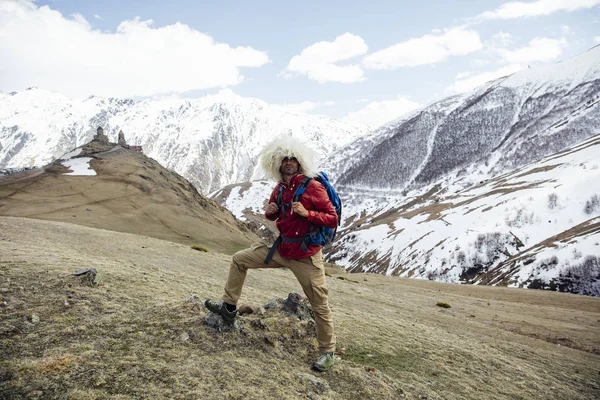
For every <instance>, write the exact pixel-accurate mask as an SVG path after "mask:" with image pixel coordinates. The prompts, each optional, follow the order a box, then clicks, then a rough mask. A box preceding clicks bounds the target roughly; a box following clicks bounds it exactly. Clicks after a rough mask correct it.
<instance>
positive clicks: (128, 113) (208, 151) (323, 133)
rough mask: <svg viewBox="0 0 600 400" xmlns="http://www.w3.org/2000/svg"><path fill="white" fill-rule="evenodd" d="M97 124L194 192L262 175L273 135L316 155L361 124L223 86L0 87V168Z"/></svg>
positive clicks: (62, 146)
mask: <svg viewBox="0 0 600 400" xmlns="http://www.w3.org/2000/svg"><path fill="white" fill-rule="evenodd" d="M98 126H101V127H103V129H104V132H105V133H106V135H107V136H108V137H109V139H111V140H112V141H115V142H116V141H117V134H118V132H119V131H120V130H122V131H123V132H124V133H125V136H126V139H127V141H128V143H130V144H133V145H138V146H142V147H143V149H144V153H145V154H147V155H148V156H149V157H152V158H154V159H155V160H157V161H158V162H159V163H160V164H161V165H163V166H164V167H165V168H169V169H172V170H174V171H176V172H178V173H179V174H181V175H183V176H184V177H185V178H187V179H188V180H189V181H190V182H192V183H193V184H194V185H195V186H196V188H198V190H199V191H200V192H201V193H204V194H206V193H209V192H212V191H214V190H217V189H219V188H221V187H223V186H225V185H227V184H231V183H234V182H241V181H248V180H252V179H258V178H260V177H262V176H263V175H262V171H260V170H259V169H258V166H257V158H258V153H259V151H260V150H261V149H262V147H263V146H264V145H265V144H266V143H267V142H268V141H269V140H271V139H273V138H274V137H276V136H278V135H294V136H299V137H301V138H303V139H304V140H306V141H307V142H308V143H310V144H311V146H313V147H314V148H315V149H316V150H318V152H319V153H320V154H321V155H322V156H324V155H325V154H329V153H331V152H333V151H334V150H336V149H337V148H338V147H339V146H342V145H344V144H347V143H349V142H351V141H352V140H353V139H356V138H357V137H359V136H361V135H363V134H364V133H366V132H367V130H368V128H367V127H366V126H362V125H359V124H355V123H351V122H347V121H341V120H336V119H333V118H329V117H324V116H316V115H307V114H299V113H293V112H288V111H285V110H284V109H282V108H281V107H277V106H272V105H269V104H267V103H264V102H262V101H260V100H256V99H247V98H242V97H240V96H237V95H235V94H233V93H231V92H230V91H222V92H221V93H220V94H219V95H215V96H209V97H205V98H201V99H195V100H161V101H154V100H145V101H140V102H134V101H131V100H123V99H113V98H109V99H102V98H98V97H93V96H92V97H90V98H88V99H85V100H79V99H68V98H66V97H64V96H60V95H57V94H54V93H49V92H46V91H43V90H40V89H36V88H32V89H30V90H26V91H24V92H19V93H17V92H14V93H11V94H0V169H1V168H16V167H29V166H40V165H44V164H46V163H48V162H50V161H52V160H54V159H55V158H57V157H59V156H60V155H61V154H64V153H66V152H67V151H69V150H70V149H72V148H75V147H78V146H81V145H83V144H84V143H86V142H88V141H90V140H91V139H92V136H93V134H94V133H95V132H96V128H97V127H98Z"/></svg>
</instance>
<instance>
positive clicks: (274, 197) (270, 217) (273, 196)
mask: <svg viewBox="0 0 600 400" xmlns="http://www.w3.org/2000/svg"><path fill="white" fill-rule="evenodd" d="M278 192H279V185H277V186H275V189H273V192H271V197H270V198H269V203H274V202H275V200H277V194H278ZM278 217H279V211H278V212H276V213H275V214H267V213H266V212H265V218H266V219H268V220H269V221H275V220H276V219H277V218H278Z"/></svg>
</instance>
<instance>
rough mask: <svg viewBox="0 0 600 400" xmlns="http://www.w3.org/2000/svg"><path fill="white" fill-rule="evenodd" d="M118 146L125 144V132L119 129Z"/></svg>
mask: <svg viewBox="0 0 600 400" xmlns="http://www.w3.org/2000/svg"><path fill="white" fill-rule="evenodd" d="M118 143H119V146H123V147H124V146H127V142H126V141H125V134H124V133H123V131H119V141H118Z"/></svg>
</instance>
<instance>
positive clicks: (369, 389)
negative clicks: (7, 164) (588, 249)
mask: <svg viewBox="0 0 600 400" xmlns="http://www.w3.org/2000/svg"><path fill="white" fill-rule="evenodd" d="M49 249H51V251H49ZM115 249H119V250H115ZM229 261H230V257H229V256H224V255H222V254H216V253H201V252H197V251H194V250H192V249H190V248H189V246H187V245H181V244H177V243H173V242H168V241H163V240H158V239H153V238H148V237H145V236H139V235H132V234H127V233H120V232H112V231H106V230H101V229H94V228H89V227H84V226H78V225H74V224H69V223H64V222H54V221H41V220H33V219H29V218H14V217H0V352H1V354H2V357H0V398H7V399H8V398H9V399H15V400H18V399H31V398H35V397H37V398H49V399H53V398H57V399H58V398H59V399H110V398H113V399H114V398H119V399H140V398H148V399H177V398H182V399H199V398H201V399H209V400H210V399H219V400H220V399H227V398H229V399H277V400H280V399H285V400H287V399H298V398H313V399H316V398H326V399H332V400H340V399H348V400H354V399H357V398H358V399H378V400H380V399H384V400H385V399H390V400H391V399H399V398H400V399H403V398H404V399H424V398H427V399H446V400H459V399H461V400H464V399H467V400H469V399H482V398H485V399H492V400H499V399H517V398H526V399H531V398H543V399H549V400H552V399H557V400H559V399H560V400H562V399H582V400H587V399H590V400H591V399H596V398H597V394H598V390H599V386H598V359H599V357H600V356H599V349H600V337H599V336H598V334H597V333H598V329H599V327H600V325H599V322H598V321H599V320H600V313H599V310H600V304H599V303H600V299H597V298H592V297H585V296H573V295H567V294H564V293H552V292H543V291H537V290H536V291H533V290H520V289H508V288H500V287H480V286H472V285H448V284H440V283H437V282H428V281H419V280H411V279H401V278H397V277H386V276H377V275H361V274H353V275H348V274H345V275H344V274H343V275H335V276H332V277H328V278H327V280H328V285H329V288H330V295H331V296H330V299H331V306H332V309H333V312H334V319H335V324H336V335H337V340H338V353H337V356H338V357H339V359H338V360H337V362H336V365H335V366H334V367H333V369H332V370H331V371H330V372H328V373H325V374H317V373H314V372H312V371H311V370H310V363H311V361H312V360H313V359H314V358H315V357H316V356H317V348H316V345H315V343H314V333H310V334H309V335H308V336H307V335H306V332H311V331H310V329H307V328H310V324H309V323H307V322H306V321H299V320H298V319H297V318H296V317H294V316H286V315H283V314H281V315H277V316H275V317H273V316H272V315H270V314H269V313H268V312H265V313H264V314H263V315H260V314H250V315H244V316H242V317H241V318H240V319H241V324H242V326H243V327H244V332H243V333H229V332H218V331H217V330H216V329H213V328H211V327H210V326H208V325H207V324H206V322H205V317H206V312H205V310H204V309H203V308H202V307H201V305H200V304H198V305H194V302H193V301H192V300H193V299H196V301H197V302H201V301H202V299H204V298H206V297H212V298H214V297H216V296H219V295H220V294H221V292H222V290H223V282H224V280H225V278H226V275H227V270H228V265H229ZM82 267H86V268H95V269H96V270H97V271H98V281H99V284H98V285H95V286H88V285H87V284H86V283H85V282H84V281H82V280H81V279H80V278H79V277H75V276H72V275H71V274H72V273H73V272H75V271H77V270H79V269H81V268H82ZM340 278H341V279H340ZM299 291H301V289H300V286H299V284H298V282H297V281H296V279H295V278H294V276H293V274H292V273H291V272H290V271H287V270H284V269H263V270H253V271H250V272H249V274H248V278H247V279H246V285H245V287H244V294H243V298H242V302H243V303H245V304H252V305H255V306H257V305H261V304H264V303H265V302H267V301H269V300H271V299H277V298H282V297H283V298H285V297H286V296H287V294H288V293H292V292H299ZM192 294H196V297H193V296H192ZM186 299H189V300H188V301H186ZM437 302H444V303H447V304H448V305H450V306H451V308H446V309H444V308H440V307H437V306H436V303H437ZM374 310H376V312H374Z"/></svg>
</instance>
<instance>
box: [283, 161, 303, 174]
mask: <svg viewBox="0 0 600 400" xmlns="http://www.w3.org/2000/svg"><path fill="white" fill-rule="evenodd" d="M299 169H300V164H299V163H298V160H297V159H296V157H284V158H283V160H281V167H280V168H279V172H281V173H282V174H283V175H295V174H297V173H298V170H299Z"/></svg>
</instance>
